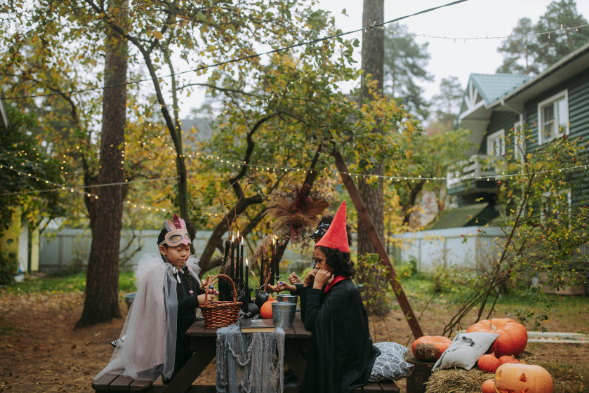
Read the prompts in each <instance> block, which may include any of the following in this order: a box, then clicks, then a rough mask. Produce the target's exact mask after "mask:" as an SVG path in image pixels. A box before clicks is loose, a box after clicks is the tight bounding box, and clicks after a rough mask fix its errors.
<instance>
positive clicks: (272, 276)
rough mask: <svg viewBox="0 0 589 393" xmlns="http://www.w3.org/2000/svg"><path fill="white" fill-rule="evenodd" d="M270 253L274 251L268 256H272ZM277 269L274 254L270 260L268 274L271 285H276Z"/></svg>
mask: <svg viewBox="0 0 589 393" xmlns="http://www.w3.org/2000/svg"><path fill="white" fill-rule="evenodd" d="M268 248H270V247H268ZM270 251H272V250H268V254H270ZM275 271H276V270H275V267H274V254H272V256H271V257H270V260H269V261H268V273H269V274H270V285H274V272H275Z"/></svg>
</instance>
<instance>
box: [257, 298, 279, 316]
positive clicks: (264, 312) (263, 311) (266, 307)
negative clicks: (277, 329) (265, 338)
mask: <svg viewBox="0 0 589 393" xmlns="http://www.w3.org/2000/svg"><path fill="white" fill-rule="evenodd" d="M275 301H276V300H274V299H272V297H269V298H268V300H266V302H265V303H264V304H263V305H262V308H260V316H261V317H262V319H272V303H274V302H275Z"/></svg>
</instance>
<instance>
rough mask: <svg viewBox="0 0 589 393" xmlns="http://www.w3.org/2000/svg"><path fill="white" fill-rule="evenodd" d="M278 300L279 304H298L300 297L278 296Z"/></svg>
mask: <svg viewBox="0 0 589 393" xmlns="http://www.w3.org/2000/svg"><path fill="white" fill-rule="evenodd" d="M276 299H277V301H279V302H285V303H294V304H297V301H298V299H299V297H298V296H296V295H278V297H277V298H276Z"/></svg>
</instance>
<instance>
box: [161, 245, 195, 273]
mask: <svg viewBox="0 0 589 393" xmlns="http://www.w3.org/2000/svg"><path fill="white" fill-rule="evenodd" d="M159 248H160V253H161V254H162V255H165V256H166V258H167V259H168V262H170V263H171V264H172V265H174V266H176V267H184V265H185V264H186V261H187V260H188V257H189V256H190V245H187V246H185V245H184V244H180V245H179V246H176V247H170V246H168V247H164V246H163V245H162V246H160V247H159Z"/></svg>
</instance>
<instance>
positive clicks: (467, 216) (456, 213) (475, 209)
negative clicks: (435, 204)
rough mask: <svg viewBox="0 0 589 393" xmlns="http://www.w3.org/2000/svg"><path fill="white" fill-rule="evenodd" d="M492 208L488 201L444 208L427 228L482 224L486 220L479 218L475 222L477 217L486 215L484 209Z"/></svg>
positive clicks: (485, 222)
mask: <svg viewBox="0 0 589 393" xmlns="http://www.w3.org/2000/svg"><path fill="white" fill-rule="evenodd" d="M487 208H489V209H493V208H492V207H490V206H489V203H488V202H487V203H475V204H474V205H468V206H463V207H457V208H455V209H451V210H444V211H442V212H440V215H439V216H438V218H437V219H436V221H435V222H434V224H433V225H432V226H431V227H429V228H427V229H428V230H434V229H448V228H461V227H468V226H483V225H485V224H487V222H488V221H487V220H484V222H483V220H481V222H478V223H477V222H476V221H477V218H478V217H481V216H486V215H488V214H484V213H488V212H485V210H486V209H487Z"/></svg>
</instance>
